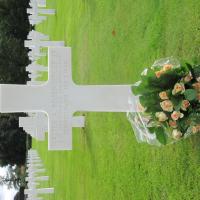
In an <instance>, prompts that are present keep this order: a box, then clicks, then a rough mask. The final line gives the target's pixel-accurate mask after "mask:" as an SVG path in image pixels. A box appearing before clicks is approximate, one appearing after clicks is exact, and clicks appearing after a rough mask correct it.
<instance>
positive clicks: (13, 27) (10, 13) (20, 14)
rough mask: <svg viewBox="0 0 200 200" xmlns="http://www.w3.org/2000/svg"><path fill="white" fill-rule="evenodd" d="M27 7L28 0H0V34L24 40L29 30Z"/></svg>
mask: <svg viewBox="0 0 200 200" xmlns="http://www.w3.org/2000/svg"><path fill="white" fill-rule="evenodd" d="M28 6H29V1H28V0H17V1H16V0H0V19H1V23H0V29H1V31H0V32H4V33H5V34H6V35H7V36H12V37H15V38H18V39H21V40H25V39H26V37H27V34H28V32H29V30H30V24H29V20H28V15H27V12H26V8H27V7H28Z"/></svg>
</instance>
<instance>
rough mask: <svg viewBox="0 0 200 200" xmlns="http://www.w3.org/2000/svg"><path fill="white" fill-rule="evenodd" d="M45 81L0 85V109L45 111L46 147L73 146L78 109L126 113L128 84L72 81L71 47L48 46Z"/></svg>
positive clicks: (78, 119)
mask: <svg viewBox="0 0 200 200" xmlns="http://www.w3.org/2000/svg"><path fill="white" fill-rule="evenodd" d="M48 59H49V61H48V66H49V74H48V81H47V82H46V83H45V84H43V85H35V86H31V85H9V84H3V85H0V92H1V98H0V101H1V102H0V112H3V113H9V112H44V113H46V114H47V116H48V148H49V150H71V149H72V127H81V125H80V123H79V122H80V117H74V116H73V114H74V113H75V112H77V111H86V112H127V111H129V110H130V106H129V103H128V99H129V97H132V96H133V95H132V93H131V85H77V84H75V83H74V82H73V80H72V68H71V48H69V47H50V48H49V52H48Z"/></svg>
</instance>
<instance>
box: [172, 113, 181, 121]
mask: <svg viewBox="0 0 200 200" xmlns="http://www.w3.org/2000/svg"><path fill="white" fill-rule="evenodd" d="M183 117H184V114H183V113H181V112H179V111H174V112H173V113H172V114H171V118H172V119H173V120H174V121H176V120H178V119H179V118H183Z"/></svg>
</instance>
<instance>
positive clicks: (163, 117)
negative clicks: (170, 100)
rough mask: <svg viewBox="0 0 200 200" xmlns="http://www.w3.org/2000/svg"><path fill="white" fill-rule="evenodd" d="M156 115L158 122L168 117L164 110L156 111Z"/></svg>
mask: <svg viewBox="0 0 200 200" xmlns="http://www.w3.org/2000/svg"><path fill="white" fill-rule="evenodd" d="M156 117H157V118H158V121H159V122H164V121H166V120H168V117H167V115H166V114H165V113H164V112H156Z"/></svg>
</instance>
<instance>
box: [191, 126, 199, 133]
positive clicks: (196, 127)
mask: <svg viewBox="0 0 200 200" xmlns="http://www.w3.org/2000/svg"><path fill="white" fill-rule="evenodd" d="M198 132H199V127H198V126H193V127H192V133H193V134H196V133H198Z"/></svg>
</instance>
